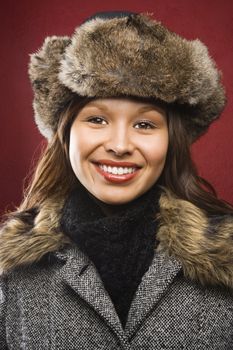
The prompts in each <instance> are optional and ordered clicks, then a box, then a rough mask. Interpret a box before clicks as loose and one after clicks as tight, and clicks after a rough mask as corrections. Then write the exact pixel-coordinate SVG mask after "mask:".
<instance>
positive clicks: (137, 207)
mask: <svg viewBox="0 0 233 350" xmlns="http://www.w3.org/2000/svg"><path fill="white" fill-rule="evenodd" d="M160 195H161V190H160V188H159V186H158V185H154V186H153V187H152V188H151V189H150V190H149V191H147V192H146V193H145V194H143V195H142V196H140V197H139V198H136V199H135V200H133V201H131V202H129V203H127V204H126V205H123V206H120V207H118V209H117V210H116V211H115V212H114V214H112V215H108V216H107V215H106V214H105V210H104V209H105V208H106V204H104V203H102V202H101V201H98V200H96V199H95V198H94V197H93V196H92V195H91V194H90V193H89V192H88V191H87V190H86V189H85V188H84V187H83V186H82V185H81V184H80V185H78V187H76V188H75V189H74V190H73V191H72V192H71V193H70V195H69V196H68V198H67V200H66V202H65V205H64V207H63V211H62V216H61V228H62V231H63V232H64V233H65V234H67V235H68V236H69V237H70V238H71V239H73V240H75V238H76V234H77V232H83V231H86V230H88V229H89V231H90V228H91V230H92V231H93V230H95V231H96V230H97V231H98V232H99V235H101V236H102V237H105V239H109V240H110V241H111V240H114V239H116V236H117V238H118V239H121V236H124V232H125V231H126V230H127V229H129V228H130V227H131V226H132V225H135V223H137V225H139V226H141V225H143V224H144V222H145V221H146V220H148V219H149V218H152V219H154V218H155V213H157V212H158V210H159V204H158V202H159V197H160ZM108 209H112V208H111V206H108Z"/></svg>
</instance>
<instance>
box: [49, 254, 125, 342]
mask: <svg viewBox="0 0 233 350" xmlns="http://www.w3.org/2000/svg"><path fill="white" fill-rule="evenodd" d="M55 255H56V256H57V257H58V258H62V259H64V258H65V260H66V263H65V265H64V266H63V267H62V268H61V270H60V276H61V278H62V280H63V281H64V282H65V283H66V284H67V285H69V286H70V287H71V288H72V289H73V290H74V291H75V292H76V293H77V294H78V295H79V297H80V298H82V299H84V300H85V301H86V302H87V303H88V304H89V305H90V306H91V307H92V308H93V309H94V310H95V311H96V312H97V313H98V314H99V315H100V316H101V317H102V318H103V319H104V320H105V321H106V322H107V323H108V325H109V326H110V327H111V328H112V329H113V331H114V332H115V333H116V334H117V335H118V336H119V337H121V339H123V338H125V336H124V332H123V329H122V325H121V322H120V320H119V318H118V315H117V313H116V311H115V308H114V305H113V303H112V301H111V299H110V297H109V295H108V293H107V291H106V290H105V288H104V285H103V282H102V280H101V278H100V276H99V274H98V271H97V270H96V268H95V266H94V264H93V263H92V262H91V261H90V259H89V258H88V257H87V256H86V255H85V254H84V253H83V252H82V251H81V250H80V249H78V247H73V248H71V249H68V250H67V251H66V253H65V254H64V253H62V254H61V253H59V252H58V253H55Z"/></svg>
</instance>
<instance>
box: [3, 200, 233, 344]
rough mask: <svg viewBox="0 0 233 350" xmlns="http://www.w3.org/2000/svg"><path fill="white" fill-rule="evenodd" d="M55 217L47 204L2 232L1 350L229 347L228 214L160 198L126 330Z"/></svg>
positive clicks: (232, 223) (232, 232) (232, 304)
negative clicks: (152, 243) (153, 243)
mask: <svg viewBox="0 0 233 350" xmlns="http://www.w3.org/2000/svg"><path fill="white" fill-rule="evenodd" d="M51 205H52V206H51ZM51 210H52V211H53V213H54V215H52V214H51ZM46 218H47V219H46ZM46 220H47V224H48V225H50V226H49V227H47V224H46ZM58 222H59V205H58V203H55V202H54V203H48V206H47V208H46V206H45V207H44V208H43V210H42V211H41V212H40V213H39V214H38V217H37V219H36V221H35V222H34V223H33V226H32V227H30V228H29V225H32V224H31V223H29V222H27V224H23V223H22V221H20V220H18V221H17V220H16V221H14V222H13V223H11V224H10V223H9V224H7V225H6V226H5V227H4V228H3V229H2V232H1V236H0V247H1V248H0V266H1V270H2V277H1V292H0V302H1V304H0V317H1V322H0V327H1V328H0V349H1V350H4V349H12V350H13V349H14V350H16V349H27V350H37V349H38V350H41V349H59V350H71V349H72V350H75V349H85V350H86V349H103V350H104V349H106V350H114V349H116V350H117V349H119V350H120V349H122V350H129V349H131V350H136V349H137V350H139V349H145V350H150V349H151V350H152V349H153V350H154V349H158V350H159V349H174V350H175V349H189V350H197V349H203V350H204V349H210V350H224V349H227V350H230V349H233V267H232V256H233V243H232V242H233V239H232V238H233V218H232V217H230V216H229V217H228V216H227V217H224V218H223V217H222V218H217V217H216V218H213V219H211V220H208V219H207V218H206V216H205V215H204V213H203V212H202V211H201V210H200V209H199V208H197V207H195V206H194V205H193V204H191V203H189V202H186V201H183V200H180V199H176V198H173V197H172V196H171V195H170V194H169V193H166V194H165V193H164V194H162V195H161V198H160V222H161V225H160V228H159V231H158V234H157V235H158V239H159V241H160V244H159V248H158V249H157V250H155V253H154V258H153V260H152V263H151V265H150V267H149V269H148V271H147V272H146V273H145V274H144V276H143V278H142V281H141V283H140V285H139V287H138V289H137V291H136V293H135V295H134V299H133V301H132V304H131V307H130V311H129V314H128V319H127V323H126V327H125V329H123V328H122V326H121V323H120V320H119V318H118V316H117V313H116V311H115V309H114V306H113V304H112V302H111V299H110V298H109V295H108V293H107V291H106V290H105V288H104V286H103V283H102V281H101V278H100V276H99V274H98V271H97V270H96V268H95V266H94V264H93V263H92V262H91V261H90V260H89V258H88V257H87V256H86V255H85V254H84V253H82V252H81V251H80V250H79V248H78V247H76V246H73V245H72V244H70V242H68V241H67V239H68V238H67V237H65V236H64V235H63V234H62V232H59V231H58ZM51 225H52V226H51ZM49 228H50V230H49ZM55 228H56V229H55ZM46 253H49V254H46ZM43 255H44V256H46V257H47V258H46V259H45V258H44V259H41V257H42V256H43Z"/></svg>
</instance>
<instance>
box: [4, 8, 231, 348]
mask: <svg viewBox="0 0 233 350" xmlns="http://www.w3.org/2000/svg"><path fill="white" fill-rule="evenodd" d="M29 73H30V78H31V81H32V84H33V87H34V92H35V100H34V109H35V118H36V123H37V125H38V127H39V129H40V131H41V132H42V134H43V135H44V136H46V137H47V138H48V146H47V149H46V150H45V152H44V154H43V155H42V157H41V159H40V161H39V164H38V166H37V168H36V171H35V174H34V177H33V180H32V183H31V185H30V187H29V189H28V191H27V193H26V194H25V198H24V201H23V202H22V204H21V206H20V208H19V209H18V210H17V211H16V212H15V213H12V214H11V216H10V217H9V218H8V221H7V222H6V223H5V224H4V226H3V227H2V230H1V237H0V243H1V244H0V266H1V270H2V278H1V288H2V289H1V332H0V334H1V336H0V344H1V349H193V350H194V349H195V350H196V349H211V350H217V349H218V350H219V349H232V346H233V327H232V326H233V304H232V296H233V295H232V288H233V264H232V262H233V261H232V256H233V245H232V237H233V209H232V207H231V206H230V205H229V204H227V203H225V202H224V201H220V200H219V199H217V197H216V195H215V192H214V189H213V188H212V187H211V185H210V184H208V182H207V181H205V180H204V179H202V178H200V177H199V176H198V174H197V171H196V169H195V167H194V165H193V163H192V160H191V157H190V152H189V147H190V144H191V143H192V142H193V141H195V140H196V139H197V138H198V137H200V136H201V135H202V134H203V133H204V132H206V131H207V129H208V127H209V125H210V123H211V122H213V121H214V120H215V119H216V118H217V117H218V116H219V115H220V113H221V111H222V109H223V107H224V104H225V95H224V89H223V87H222V85H221V82H220V78H219V72H218V70H217V68H216V66H215V64H214V62H213V60H212V59H211V58H210V57H209V54H208V51H207V49H206V47H205V46H204V45H203V44H202V43H201V42H200V41H198V40H195V41H188V40H186V39H183V38H180V37H179V36H178V35H176V34H174V33H172V32H170V31H169V30H168V29H166V28H164V27H163V26H162V25H161V24H160V23H157V22H156V21H154V20H153V19H151V18H150V17H148V16H145V15H142V14H133V13H127V12H122V13H118V12H114V13H101V14H97V15H95V16H93V17H91V18H89V19H88V20H87V21H86V22H84V23H83V24H82V25H81V26H80V27H79V28H77V30H76V32H75V34H74V36H73V37H72V38H68V37H51V38H47V39H46V41H45V43H44V45H43V47H42V49H41V50H40V51H39V52H38V53H36V54H34V55H32V57H31V63H30V69H29Z"/></svg>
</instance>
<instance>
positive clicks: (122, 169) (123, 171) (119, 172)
mask: <svg viewBox="0 0 233 350" xmlns="http://www.w3.org/2000/svg"><path fill="white" fill-rule="evenodd" d="M99 167H100V169H102V170H103V171H104V172H106V173H110V174H114V175H123V174H131V173H134V172H135V171H136V168H128V167H116V166H114V167H111V166H110V165H108V166H107V165H103V164H99Z"/></svg>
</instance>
